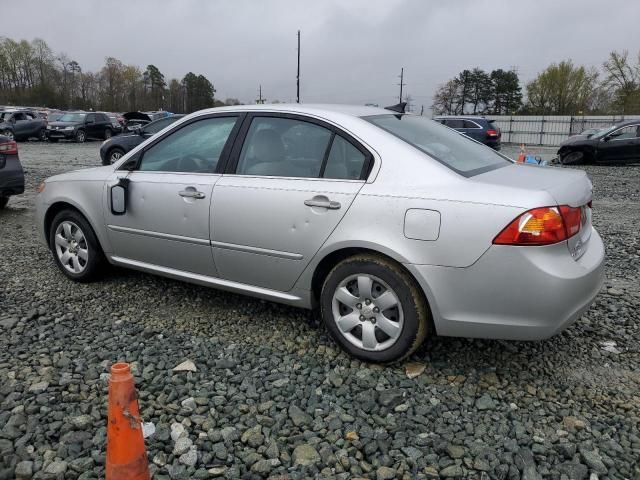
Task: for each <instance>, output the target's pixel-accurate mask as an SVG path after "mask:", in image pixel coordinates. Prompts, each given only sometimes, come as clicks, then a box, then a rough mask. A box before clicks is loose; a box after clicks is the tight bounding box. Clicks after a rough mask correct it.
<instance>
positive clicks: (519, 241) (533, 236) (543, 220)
mask: <svg viewBox="0 0 640 480" xmlns="http://www.w3.org/2000/svg"><path fill="white" fill-rule="evenodd" d="M581 219H582V209H581V208H580V207H578V208H573V207H569V206H568V205H561V206H559V207H542V208H534V209H533V210H529V211H527V212H525V213H523V214H522V215H520V216H519V217H518V218H516V219H515V220H514V221H513V222H511V223H510V224H509V225H507V227H506V228H505V229H504V230H502V232H500V233H499V234H498V236H497V237H496V238H494V239H493V243H494V244H496V245H551V244H552V243H558V242H561V241H563V240H566V239H568V238H569V237H572V236H573V235H575V234H576V233H578V232H579V231H580V222H581Z"/></svg>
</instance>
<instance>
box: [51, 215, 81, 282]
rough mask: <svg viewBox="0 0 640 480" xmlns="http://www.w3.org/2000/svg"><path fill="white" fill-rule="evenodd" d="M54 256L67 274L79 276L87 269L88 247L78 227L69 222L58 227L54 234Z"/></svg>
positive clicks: (64, 222) (66, 221)
mask: <svg viewBox="0 0 640 480" xmlns="http://www.w3.org/2000/svg"><path fill="white" fill-rule="evenodd" d="M55 247H56V255H57V256H58V260H59V261H60V264H61V265H62V266H63V267H64V268H65V269H66V270H68V271H69V272H71V273H75V274H79V273H82V272H83V271H84V269H85V268H86V267H87V262H88V260H89V246H88V244H87V239H86V238H85V236H84V233H83V232H82V230H81V229H80V227H79V226H78V225H77V224H75V223H74V222H71V221H69V220H65V221H63V222H61V223H60V225H58V228H56V234H55Z"/></svg>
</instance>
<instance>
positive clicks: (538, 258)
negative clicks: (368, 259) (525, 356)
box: [407, 229, 604, 340]
mask: <svg viewBox="0 0 640 480" xmlns="http://www.w3.org/2000/svg"><path fill="white" fill-rule="evenodd" d="M407 268H409V270H410V271H411V272H412V273H413V274H414V275H415V277H416V278H417V279H418V281H419V282H420V283H421V285H422V287H423V289H424V290H425V292H426V295H427V298H428V299H429V301H430V304H431V308H432V313H433V317H434V323H435V327H436V331H437V333H438V334H439V335H443V336H456V337H477V338H496V339H509V340H540V339H544V338H548V337H550V336H552V335H555V334H556V333H559V332H560V331H562V330H564V329H565V328H567V327H568V326H569V325H571V324H572V323H573V322H574V321H575V320H577V319H578V318H580V316H581V315H582V314H583V313H584V312H585V311H586V310H587V309H588V308H589V306H590V305H591V303H593V300H594V299H595V297H596V295H597V294H598V292H599V291H600V289H601V287H602V283H603V281H604V245H603V243H602V239H601V238H600V235H598V233H597V232H596V231H595V229H594V230H593V233H592V235H591V240H590V241H589V245H588V249H587V251H586V252H585V253H584V255H582V257H580V258H579V259H578V260H577V261H575V260H573V259H572V258H571V256H570V255H569V251H568V249H567V245H566V242H562V243H559V244H556V245H550V246H546V247H511V246H499V245H493V246H492V247H491V248H489V249H488V250H487V251H486V252H485V254H484V255H483V256H482V257H481V258H480V259H479V260H478V261H477V262H476V263H474V264H473V265H471V266H470V267H467V268H451V267H437V266H429V265H407Z"/></svg>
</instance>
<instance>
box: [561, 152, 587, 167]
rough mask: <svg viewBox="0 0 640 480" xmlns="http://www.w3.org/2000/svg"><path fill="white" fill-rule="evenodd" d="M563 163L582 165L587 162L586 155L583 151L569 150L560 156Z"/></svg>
mask: <svg viewBox="0 0 640 480" xmlns="http://www.w3.org/2000/svg"><path fill="white" fill-rule="evenodd" d="M560 163H562V165H580V164H583V163H585V155H584V153H583V152H568V153H565V154H564V155H562V156H561V157H560Z"/></svg>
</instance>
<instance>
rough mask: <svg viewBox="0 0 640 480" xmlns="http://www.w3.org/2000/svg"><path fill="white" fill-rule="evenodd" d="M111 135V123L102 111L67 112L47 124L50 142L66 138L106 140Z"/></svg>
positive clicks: (78, 140)
mask: <svg viewBox="0 0 640 480" xmlns="http://www.w3.org/2000/svg"><path fill="white" fill-rule="evenodd" d="M112 135H113V125H111V120H110V119H109V117H108V116H107V115H105V114H104V113H93V112H69V113H65V114H64V115H62V116H61V117H60V118H59V119H58V120H56V121H55V122H51V123H49V125H47V138H48V139H49V141H50V142H57V141H58V140H61V139H66V140H75V141H76V142H79V143H82V142H84V141H85V140H86V139H87V138H96V139H104V140H107V139H109V138H111V136H112Z"/></svg>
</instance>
